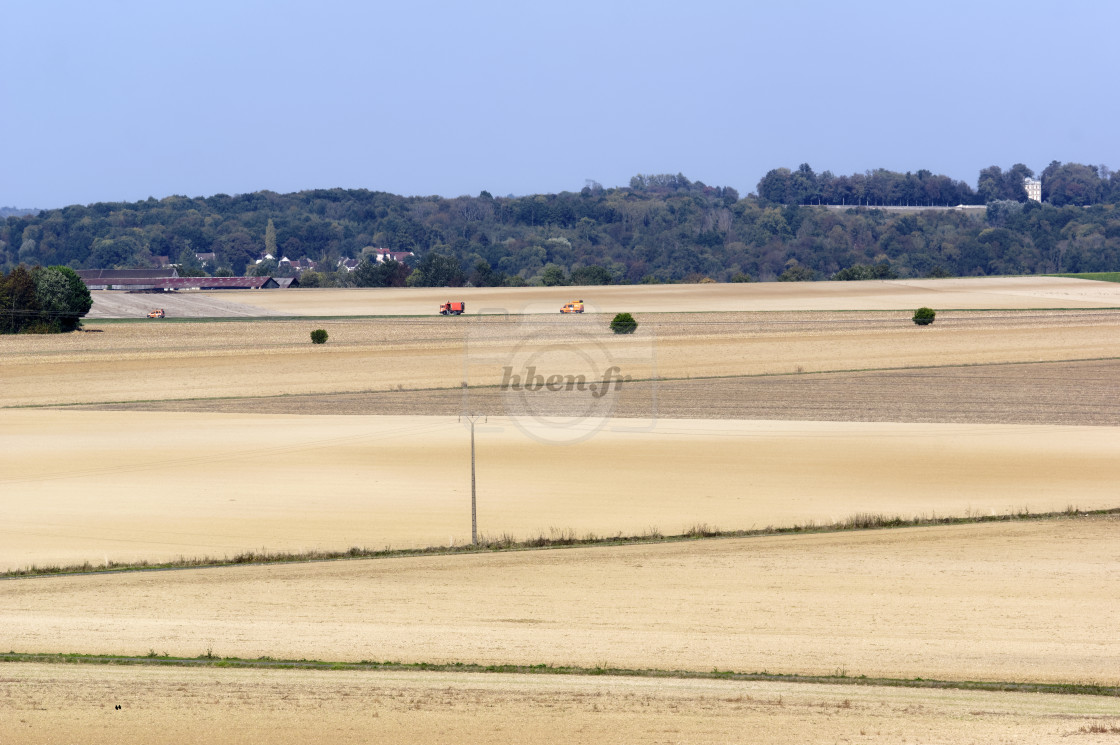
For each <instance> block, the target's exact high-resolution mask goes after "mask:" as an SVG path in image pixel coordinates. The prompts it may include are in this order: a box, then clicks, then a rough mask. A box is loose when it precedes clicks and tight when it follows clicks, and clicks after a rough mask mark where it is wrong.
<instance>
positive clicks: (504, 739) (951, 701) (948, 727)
mask: <svg viewBox="0 0 1120 745" xmlns="http://www.w3.org/2000/svg"><path fill="white" fill-rule="evenodd" d="M0 676H3V680H4V681H5V682H7V683H9V685H7V686H6V687H5V693H6V696H5V695H3V694H0V701H2V702H3V704H2V705H0V731H3V732H4V733H5V735H6V738H7V739H6V740H5V742H6V743H7V742H12V743H27V744H28V745H32V744H34V745H40V744H42V745H46V744H47V743H58V742H82V743H90V745H101V744H105V745H118V744H120V745H149V743H161V742H168V743H171V742H175V743H184V742H199V743H202V742H206V743H226V742H245V743H250V742H254V743H261V742H268V743H279V744H281V745H287V744H289V743H290V744H291V745H304V744H305V743H310V742H324V741H326V739H327V738H329V742H330V743H332V744H336V745H347V744H349V743H355V744H357V743H363V744H364V743H371V742H378V743H405V742H408V743H417V744H418V745H427V744H428V743H431V744H433V745H434V744H435V743H440V744H442V745H446V743H449V742H471V743H480V744H481V745H511V744H517V743H542V742H549V743H573V744H575V743H643V745H644V744H645V743H661V742H671V743H676V742H688V743H694V744H696V745H726V743H730V742H742V741H744V733H750V737H749V739H750V741H752V742H766V743H771V744H773V745H803V743H807V742H833V741H844V740H847V741H850V742H860V743H883V744H884V745H886V744H889V745H895V744H896V743H901V742H910V741H920V742H923V743H935V744H936V743H958V742H997V741H1004V742H1015V743H1022V744H1023V745H1036V744H1038V745H1041V744H1043V743H1053V742H1058V741H1060V740H1061V739H1062V738H1063V737H1064V736H1068V735H1073V734H1077V735H1078V736H1077V737H1075V738H1073V741H1074V742H1076V743H1078V745H1095V744H1096V743H1108V742H1114V741H1115V735H1084V734H1080V730H1081V729H1082V728H1086V727H1089V726H1092V725H1098V726H1109V725H1112V724H1114V723H1120V707H1118V705H1117V703H1116V702H1115V701H1114V700H1111V699H1101V698H1099V697H1085V696H1062V697H1042V696H1037V695H1034V694H1014V693H979V692H963V691H937V692H936V693H931V692H929V691H915V690H910V689H883V688H861V687H858V686H813V685H794V684H782V683H729V682H723V681H666V680H647V679H640V678H639V679H619V678H608V679H604V678H589V677H570V678H569V677H565V678H558V677H553V676H516V675H492V676H491V675H487V676H480V675H465V674H452V673H409V674H400V673H349V672H309V671H293V670H276V671H270V670H251V671H245V670H183V669H180V668H172V669H162V668H120V667H97V668H93V667H76V666H71V665H22V664H21V665H9V666H5V667H0ZM117 703H119V704H121V710H120V711H117V710H116V709H115V708H114V706H115V705H116V704H117Z"/></svg>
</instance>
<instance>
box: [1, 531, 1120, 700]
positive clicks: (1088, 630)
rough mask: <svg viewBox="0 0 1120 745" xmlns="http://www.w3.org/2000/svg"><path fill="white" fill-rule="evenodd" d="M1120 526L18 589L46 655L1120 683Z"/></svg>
mask: <svg viewBox="0 0 1120 745" xmlns="http://www.w3.org/2000/svg"><path fill="white" fill-rule="evenodd" d="M1118 530H1120V519H1117V518H1114V517H1112V518H1076V519H1063V520H1051V521H1039V522H1018V523H1008V524H1000V523H987V524H973V525H960V526H940V527H930V528H907V529H894V530H879V531H861V532H845V533H830V534H812V535H793V536H768V537H758V538H729V539H718V540H694V541H686V542H677V543H665V544H647V545H630V546H613V547H583V548H570V549H563V550H560V549H557V550H549V551H520V552H508V553H497V554H483V555H454V556H426V557H411V558H395V559H372V560H351V561H337V562H319V563H310V564H309V563H300V564H287V565H273V566H243V567H230V568H217V569H205V570H195V571H176V572H144V573H131V574H115V575H101V576H80V577H54V578H49V579H40V580H15V581H12V580H9V581H6V582H3V583H0V628H3V629H4V636H5V637H6V639H5V646H6V647H9V648H11V647H14V648H15V649H17V650H26V651H34V652H72V651H75V650H82V651H83V652H86V653H90V654H117V655H139V656H143V655H145V654H147V653H148V652H149V651H154V652H155V653H156V654H165V653H166V654H169V655H171V656H172V657H197V656H199V655H201V654H204V653H206V652H207V650H212V651H213V654H215V655H218V656H234V657H242V658H257V657H261V656H269V657H274V658H277V659H301V658H309V659H319V660H341V661H354V662H356V661H360V660H375V661H377V660H392V661H401V662H432V663H453V662H474V663H481V664H501V663H512V664H522V665H534V664H541V663H546V664H551V665H575V666H582V667H589V668H593V667H597V666H602V667H620V668H627V669H645V668H655V669H662V670H697V671H709V670H712V669H713V668H718V669H720V670H737V671H743V672H760V671H768V672H771V673H775V672H776V673H794V672H796V673H803V674H815V675H831V674H834V673H838V672H843V673H845V674H847V675H849V676H853V677H855V676H860V675H866V676H868V677H892V678H914V677H922V678H933V679H942V680H994V681H1016V682H1026V681H1030V682H1069V681H1078V682H1082V683H1096V684H1101V685H1113V686H1115V685H1120V665H1118V664H1117V663H1118V661H1120V639H1117V637H1116V634H1115V633H1113V631H1114V629H1115V623H1116V598H1117V597H1120V554H1118V553H1117V550H1116V546H1117V541H1116V536H1117V532H1118Z"/></svg>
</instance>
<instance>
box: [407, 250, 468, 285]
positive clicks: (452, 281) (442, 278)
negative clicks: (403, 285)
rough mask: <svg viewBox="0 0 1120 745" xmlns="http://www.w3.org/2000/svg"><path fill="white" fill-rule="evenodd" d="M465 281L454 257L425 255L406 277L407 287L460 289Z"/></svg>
mask: <svg viewBox="0 0 1120 745" xmlns="http://www.w3.org/2000/svg"><path fill="white" fill-rule="evenodd" d="M465 281H466V277H465V276H464V275H463V269H462V267H460V266H459V261H458V259H456V258H455V257H454V256H448V255H446V254H442V253H435V252H431V253H427V254H425V255H424V257H423V258H422V259H420V263H419V264H418V265H417V266H416V269H415V270H413V272H412V273H411V274H410V275H408V280H407V284H408V286H409V287H462V286H463V283H464V282H465Z"/></svg>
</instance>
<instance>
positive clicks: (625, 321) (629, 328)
mask: <svg viewBox="0 0 1120 745" xmlns="http://www.w3.org/2000/svg"><path fill="white" fill-rule="evenodd" d="M637 328H638V322H637V321H635V320H634V316H632V315H630V314H629V313H619V314H618V315H616V316H615V317H614V318H612V319H611V331H613V332H615V333H616V334H632V333H634V332H635V331H636V330H637Z"/></svg>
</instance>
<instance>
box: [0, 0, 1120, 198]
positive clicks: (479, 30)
mask: <svg viewBox="0 0 1120 745" xmlns="http://www.w3.org/2000/svg"><path fill="white" fill-rule="evenodd" d="M1118 27H1120V3H1112V2H1105V1H1103V0H1097V1H1094V2H1084V1H1080V0H1067V1H1066V2H1061V3H1058V2H1052V1H1051V2H1045V3H1043V2H1034V1H1033V0H1019V1H1018V2H1004V1H1003V0H999V1H992V2H984V0H972V2H958V1H956V0H941V1H940V2H937V3H903V2H897V0H895V1H894V2H859V1H858V0H853V1H851V2H835V1H834V2H815V1H813V0H807V1H803V2H797V3H793V2H788V3H784V2H774V1H773V0H769V1H767V2H752V1H750V0H741V1H740V2H719V1H716V0H690V1H689V2H680V1H678V2H661V1H660V0H645V1H644V2H630V1H620V2H612V1H611V0H564V2H553V3H534V2H527V1H523V2H489V1H487V0H477V1H476V2H472V3H467V2H430V1H429V2H425V1H424V0H416V1H414V2H400V0H398V1H397V2H393V3H383V2H371V1H364V2H362V1H358V0H353V1H350V0H316V2H284V1H282V0H274V1H272V2H263V1H260V2H258V1H255V0H245V1H240V0H219V1H214V0H192V2H190V3H186V2H166V3H163V2H151V1H150V0H145V1H144V2H114V1H113V0H103V2H97V3H90V2H87V1H85V0H83V1H82V2H71V1H69V0H0V29H2V33H0V148H2V152H3V157H2V158H0V206H12V207H24V208H32V207H34V208H52V207H62V206H65V205H68V204H89V203H92V202H100V201H135V200H140V199H147V198H148V197H155V198H157V199H160V198H163V197H166V196H171V195H185V196H189V197H195V196H210V195H213V194H218V193H225V194H240V193H247V192H252V191H257V190H265V189H267V190H271V191H275V192H280V193H285V192H292V191H300V190H303V189H315V188H333V187H343V188H365V189H370V190H375V191H387V192H392V193H395V194H404V195H433V194H438V195H442V196H446V197H455V196H460V195H464V194H467V195H477V194H478V193H479V192H481V191H482V190H487V191H489V192H490V193H492V194H493V195H495V196H504V195H506V194H516V195H522V194H535V193H554V192H559V191H578V190H579V189H581V188H582V187H583V186H584V185H586V184H587V182H588V180H594V181H597V182H599V183H601V184H602V185H603V186H606V187H611V186H625V185H627V184H628V183H629V181H630V178H631V177H632V176H634V175H635V174H638V173H645V174H652V173H683V174H684V175H685V176H687V177H688V178H689V179H691V180H693V181H703V182H704V183H706V184H709V185H712V186H731V187H734V188H736V189H738V190H739V192H740V193H741V194H743V195H746V194H747V193H750V192H753V191H754V190H755V188H756V186H757V184H758V181H759V179H760V178H762V176H763V175H765V173H766V172H767V171H769V170H770V169H772V168H778V167H783V166H784V167H787V168H797V166H798V165H799V164H801V163H809V164H810V165H811V166H812V167H813V169H814V170H816V171H817V172H818V173H819V172H821V171H824V170H829V171H832V172H833V173H835V174H850V173H862V172H864V171H867V170H871V169H874V168H887V169H890V170H896V171H916V170H918V169H921V168H925V169H928V170H930V171H933V172H935V173H944V174H946V175H948V176H951V177H952V178H955V179H960V180H963V181H966V182H968V183H969V184H971V185H973V186H975V184H976V179H977V175H978V174H979V171H980V169H982V168H985V167H987V166H991V165H998V166H1000V167H1001V168H1010V167H1011V166H1012V165H1014V164H1015V163H1025V164H1026V165H1027V166H1029V167H1030V168H1032V169H1033V170H1035V171H1036V172H1040V171H1041V170H1042V169H1043V168H1045V167H1046V165H1047V164H1048V163H1050V162H1051V161H1053V160H1058V161H1062V162H1068V161H1074V162H1079V163H1088V164H1094V165H1099V164H1106V165H1109V166H1111V167H1113V168H1120V157H1117V136H1116V133H1117V131H1120V127H1118V123H1120V96H1117V95H1116V80H1117V70H1120V62H1118V60H1117V57H1118V55H1117V53H1116V49H1117V47H1116V42H1115V30H1116V29H1117V28H1118Z"/></svg>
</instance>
